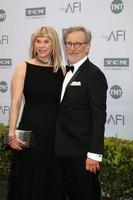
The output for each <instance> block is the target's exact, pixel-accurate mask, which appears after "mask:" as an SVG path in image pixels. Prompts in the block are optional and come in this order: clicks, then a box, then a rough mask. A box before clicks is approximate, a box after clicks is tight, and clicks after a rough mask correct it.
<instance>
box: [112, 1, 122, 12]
mask: <svg viewBox="0 0 133 200" xmlns="http://www.w3.org/2000/svg"><path fill="white" fill-rule="evenodd" d="M123 8H124V5H123V2H122V1H121V0H113V1H112V3H111V6H110V9H111V11H112V12H113V13H114V14H119V13H120V12H122V10H123Z"/></svg>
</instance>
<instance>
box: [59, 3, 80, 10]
mask: <svg viewBox="0 0 133 200" xmlns="http://www.w3.org/2000/svg"><path fill="white" fill-rule="evenodd" d="M61 10H64V11H65V13H68V12H69V13H75V12H79V13H80V12H81V1H74V2H73V3H69V4H68V5H67V6H66V8H61Z"/></svg>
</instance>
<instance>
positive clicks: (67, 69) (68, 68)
mask: <svg viewBox="0 0 133 200" xmlns="http://www.w3.org/2000/svg"><path fill="white" fill-rule="evenodd" d="M70 70H71V71H72V72H73V71H74V66H70V65H66V71H67V72H69V71H70Z"/></svg>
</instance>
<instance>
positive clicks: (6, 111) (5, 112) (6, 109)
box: [0, 105, 10, 115]
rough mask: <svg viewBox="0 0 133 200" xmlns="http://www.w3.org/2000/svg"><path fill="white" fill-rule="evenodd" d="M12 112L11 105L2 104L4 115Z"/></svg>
mask: <svg viewBox="0 0 133 200" xmlns="http://www.w3.org/2000/svg"><path fill="white" fill-rule="evenodd" d="M9 113H10V107H9V106H7V105H4V106H0V114H2V115H7V114H8V115H9Z"/></svg>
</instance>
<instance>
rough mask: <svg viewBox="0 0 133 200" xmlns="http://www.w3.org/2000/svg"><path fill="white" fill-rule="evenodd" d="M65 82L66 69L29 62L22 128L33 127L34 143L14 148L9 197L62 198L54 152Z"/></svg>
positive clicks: (24, 199) (31, 199) (20, 199)
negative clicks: (64, 70)
mask: <svg viewBox="0 0 133 200" xmlns="http://www.w3.org/2000/svg"><path fill="white" fill-rule="evenodd" d="M62 82H63V74H62V70H61V69H59V70H58V72H57V73H53V68H52V67H42V66H36V65H32V64H29V63H27V70H26V76H25V83H24V97H25V105H24V108H23V112H22V117H21V120H20V123H19V127H18V128H19V129H23V130H32V133H33V138H34V142H33V146H32V147H31V148H30V149H27V150H26V149H25V150H22V151H19V152H17V151H14V152H13V157H12V160H11V173H10V175H9V184H8V195H7V200H45V199H46V200H53V199H58V185H57V184H56V162H55V157H54V152H53V146H54V144H53V143H54V135H55V125H56V115H57V110H58V105H59V101H60V92H61V87H62Z"/></svg>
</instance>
